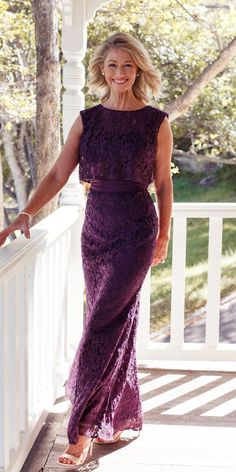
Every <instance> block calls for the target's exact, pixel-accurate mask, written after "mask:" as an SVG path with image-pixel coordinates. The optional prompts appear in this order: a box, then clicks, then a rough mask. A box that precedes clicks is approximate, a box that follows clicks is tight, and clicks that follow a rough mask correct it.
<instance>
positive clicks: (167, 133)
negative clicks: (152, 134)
mask: <svg viewBox="0 0 236 472" xmlns="http://www.w3.org/2000/svg"><path fill="white" fill-rule="evenodd" d="M172 137H173V135H172V129H171V125H170V121H169V118H168V117H167V116H165V117H164V119H163V121H162V123H161V125H160V127H159V129H158V131H157V139H158V141H160V140H163V139H168V138H169V139H172Z"/></svg>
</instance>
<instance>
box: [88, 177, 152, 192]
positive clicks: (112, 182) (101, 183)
mask: <svg viewBox="0 0 236 472" xmlns="http://www.w3.org/2000/svg"><path fill="white" fill-rule="evenodd" d="M90 189H93V190H97V191H98V192H138V191H140V190H147V187H146V186H145V185H143V184H141V183H140V182H135V181H133V180H119V179H95V180H92V182H91V186H90Z"/></svg>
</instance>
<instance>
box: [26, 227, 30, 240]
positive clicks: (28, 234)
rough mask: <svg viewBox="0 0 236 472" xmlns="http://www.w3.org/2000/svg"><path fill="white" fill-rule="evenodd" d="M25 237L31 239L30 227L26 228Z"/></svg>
mask: <svg viewBox="0 0 236 472" xmlns="http://www.w3.org/2000/svg"><path fill="white" fill-rule="evenodd" d="M25 237H26V238H27V239H30V231H29V228H27V229H26V230H25Z"/></svg>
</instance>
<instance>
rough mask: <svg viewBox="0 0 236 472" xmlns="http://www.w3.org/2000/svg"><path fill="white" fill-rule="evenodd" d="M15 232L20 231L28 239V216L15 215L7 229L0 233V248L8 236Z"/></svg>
mask: <svg viewBox="0 0 236 472" xmlns="http://www.w3.org/2000/svg"><path fill="white" fill-rule="evenodd" d="M16 230H20V231H21V233H23V234H24V235H25V237H26V238H27V239H29V238H30V230H29V216H28V215H24V214H23V215H22V214H19V215H17V217H16V219H15V220H14V221H13V223H11V224H10V225H9V226H7V228H5V229H4V230H3V231H1V232H0V246H3V244H4V243H5V241H6V239H7V238H8V236H9V234H11V233H13V232H14V231H16Z"/></svg>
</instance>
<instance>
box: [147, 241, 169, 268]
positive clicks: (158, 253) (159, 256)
mask: <svg viewBox="0 0 236 472" xmlns="http://www.w3.org/2000/svg"><path fill="white" fill-rule="evenodd" d="M168 244H169V238H166V237H165V238H164V237H161V236H158V238H157V239H156V243H155V247H154V251H153V257H152V262H151V266H154V265H157V264H160V263H164V262H165V259H166V257H167V252H168Z"/></svg>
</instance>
